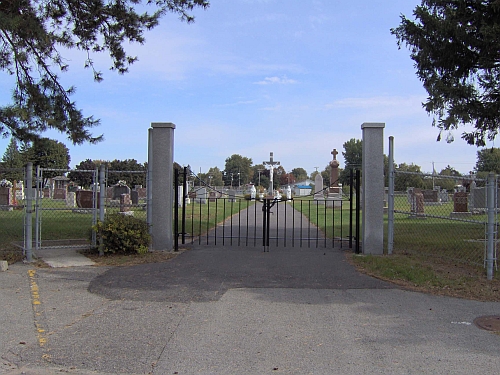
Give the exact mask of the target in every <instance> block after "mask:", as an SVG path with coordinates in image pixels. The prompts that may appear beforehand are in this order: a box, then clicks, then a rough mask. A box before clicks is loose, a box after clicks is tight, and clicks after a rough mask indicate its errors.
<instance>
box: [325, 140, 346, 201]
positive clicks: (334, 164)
mask: <svg viewBox="0 0 500 375" xmlns="http://www.w3.org/2000/svg"><path fill="white" fill-rule="evenodd" d="M331 154H332V155H333V160H332V161H331V162H330V186H329V187H328V195H327V198H326V206H327V207H330V208H333V207H337V208H338V207H341V199H342V186H341V185H339V165H340V163H339V161H338V160H337V155H338V154H339V152H338V151H337V149H336V148H334V149H333V151H332V152H331Z"/></svg>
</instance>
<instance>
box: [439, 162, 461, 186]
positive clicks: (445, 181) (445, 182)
mask: <svg viewBox="0 0 500 375" xmlns="http://www.w3.org/2000/svg"><path fill="white" fill-rule="evenodd" d="M439 176H446V177H457V178H460V179H461V177H462V174H461V173H460V172H459V171H457V170H456V169H455V168H452V167H450V166H449V165H448V166H446V168H444V169H442V170H441V172H439ZM434 184H435V185H438V186H441V189H444V190H447V191H453V188H454V187H455V185H456V184H457V183H456V180H455V179H451V178H436V179H435V181H434Z"/></svg>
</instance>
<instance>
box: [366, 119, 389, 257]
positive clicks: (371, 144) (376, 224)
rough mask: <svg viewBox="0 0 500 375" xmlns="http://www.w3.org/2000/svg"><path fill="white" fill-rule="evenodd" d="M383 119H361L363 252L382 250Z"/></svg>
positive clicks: (374, 252) (373, 252)
mask: <svg viewBox="0 0 500 375" xmlns="http://www.w3.org/2000/svg"><path fill="white" fill-rule="evenodd" d="M384 128H385V124H384V123H364V124H362V125H361V129H362V132H363V154H362V157H363V165H362V174H363V176H362V183H361V186H362V187H363V193H362V197H363V199H362V202H363V205H362V208H361V209H362V213H363V226H362V229H363V232H362V236H361V237H362V250H363V254H374V255H382V254H383V253H384Z"/></svg>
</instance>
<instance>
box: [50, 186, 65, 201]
mask: <svg viewBox="0 0 500 375" xmlns="http://www.w3.org/2000/svg"><path fill="white" fill-rule="evenodd" d="M67 192H68V191H67V189H66V188H55V189H54V191H53V195H52V199H61V200H65V199H66V194H67Z"/></svg>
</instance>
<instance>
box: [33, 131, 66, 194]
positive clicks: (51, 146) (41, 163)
mask: <svg viewBox="0 0 500 375" xmlns="http://www.w3.org/2000/svg"><path fill="white" fill-rule="evenodd" d="M23 158H24V160H26V161H30V162H32V163H33V165H34V166H38V167H41V168H45V169H49V170H46V171H43V180H44V181H43V186H45V185H46V184H47V181H48V179H49V178H53V177H56V176H62V175H64V174H65V173H66V172H65V171H66V170H68V169H69V163H70V161H71V157H70V156H69V150H68V148H67V147H66V146H65V145H64V144H63V143H61V142H58V141H55V140H53V139H49V138H37V139H35V140H34V141H33V142H32V143H31V144H30V145H29V147H28V148H27V149H26V150H25V151H24V152H23ZM50 169H54V170H50Z"/></svg>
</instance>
